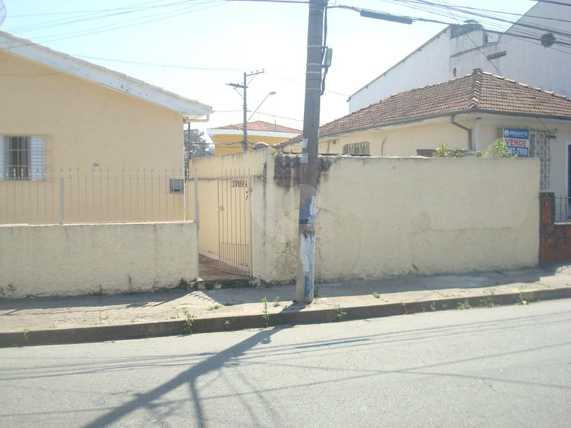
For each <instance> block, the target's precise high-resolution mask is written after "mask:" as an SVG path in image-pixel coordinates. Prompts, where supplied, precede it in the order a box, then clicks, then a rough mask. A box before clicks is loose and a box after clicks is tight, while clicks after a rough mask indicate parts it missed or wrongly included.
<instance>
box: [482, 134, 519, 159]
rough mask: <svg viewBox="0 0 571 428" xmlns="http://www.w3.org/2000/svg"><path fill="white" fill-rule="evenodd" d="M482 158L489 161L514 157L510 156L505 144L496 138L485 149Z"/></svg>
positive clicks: (510, 153)
mask: <svg viewBox="0 0 571 428" xmlns="http://www.w3.org/2000/svg"><path fill="white" fill-rule="evenodd" d="M484 157H485V158H489V159H510V158H514V157H516V156H515V155H513V154H512V152H511V151H510V149H509V148H508V145H507V144H506V142H505V141H504V140H501V139H499V138H498V139H497V140H496V141H494V143H493V144H491V145H490V147H488V148H487V149H486V151H485V152H484Z"/></svg>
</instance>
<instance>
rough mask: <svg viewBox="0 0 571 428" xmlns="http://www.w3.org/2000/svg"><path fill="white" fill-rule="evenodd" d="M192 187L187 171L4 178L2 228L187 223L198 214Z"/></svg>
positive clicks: (0, 188)
mask: <svg viewBox="0 0 571 428" xmlns="http://www.w3.org/2000/svg"><path fill="white" fill-rule="evenodd" d="M23 177H25V176H23ZM190 189H191V183H190V182H188V181H186V180H185V179H184V171H182V170H180V171H178V170H176V171H175V170H161V171H158V170H136V171H110V170H97V171H89V172H83V171H80V170H67V171H59V172H58V173H56V174H48V175H46V176H44V177H42V178H41V179H31V178H27V177H25V178H14V177H12V178H9V179H3V180H0V224H58V223H59V224H73V223H114V222H147V221H183V220H188V219H192V218H193V216H194V211H193V208H192V207H191V206H190Z"/></svg>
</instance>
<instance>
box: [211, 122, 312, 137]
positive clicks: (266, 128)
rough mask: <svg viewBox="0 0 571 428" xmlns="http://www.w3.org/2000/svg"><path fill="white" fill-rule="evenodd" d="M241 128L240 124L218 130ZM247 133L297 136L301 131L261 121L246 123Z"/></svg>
mask: <svg viewBox="0 0 571 428" xmlns="http://www.w3.org/2000/svg"><path fill="white" fill-rule="evenodd" d="M242 128H243V126H242V124H241V123H237V124H234V125H226V126H221V127H219V128H218V129H234V130H242ZM248 130H249V131H260V132H290V133H297V134H299V133H300V132H301V131H300V130H299V129H294V128H289V127H287V126H282V125H278V124H276V123H270V122H264V121H263V120H256V121H254V122H248Z"/></svg>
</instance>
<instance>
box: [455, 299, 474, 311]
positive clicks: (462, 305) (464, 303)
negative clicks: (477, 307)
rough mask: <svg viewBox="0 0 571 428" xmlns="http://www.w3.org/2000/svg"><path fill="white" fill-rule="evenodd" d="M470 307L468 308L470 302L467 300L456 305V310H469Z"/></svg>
mask: <svg viewBox="0 0 571 428" xmlns="http://www.w3.org/2000/svg"><path fill="white" fill-rule="evenodd" d="M471 308H472V306H470V302H469V301H468V300H466V301H464V302H460V303H458V306H456V309H460V310H464V309H471Z"/></svg>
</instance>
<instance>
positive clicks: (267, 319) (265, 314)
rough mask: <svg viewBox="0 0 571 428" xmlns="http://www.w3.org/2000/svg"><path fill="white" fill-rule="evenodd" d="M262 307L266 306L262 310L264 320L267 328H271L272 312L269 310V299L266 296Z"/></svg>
mask: <svg viewBox="0 0 571 428" xmlns="http://www.w3.org/2000/svg"><path fill="white" fill-rule="evenodd" d="M262 305H264V307H263V309H262V318H263V319H264V323H265V324H266V327H269V326H270V324H271V319H270V311H269V309H268V298H267V297H266V296H264V298H263V299H262Z"/></svg>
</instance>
